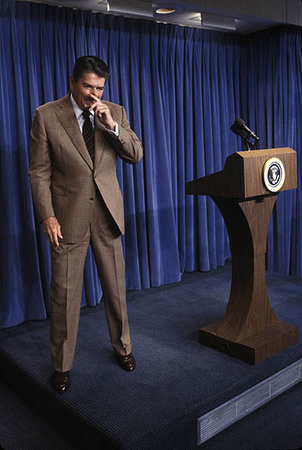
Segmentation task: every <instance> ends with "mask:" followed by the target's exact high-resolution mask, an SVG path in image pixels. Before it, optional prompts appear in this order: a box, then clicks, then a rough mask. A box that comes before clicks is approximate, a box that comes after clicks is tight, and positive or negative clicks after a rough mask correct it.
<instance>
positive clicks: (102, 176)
mask: <svg viewBox="0 0 302 450" xmlns="http://www.w3.org/2000/svg"><path fill="white" fill-rule="evenodd" d="M108 76H109V70H108V67H107V66H106V64H105V63H104V62H103V61H102V60H100V59H99V58H97V57H94V56H84V57H81V58H79V59H77V61H76V63H75V66H74V70H73V74H72V76H71V78H70V87H71V94H68V95H66V96H65V97H63V98H62V99H60V100H57V101H54V102H50V103H47V104H45V105H42V106H40V107H39V108H37V110H36V112H35V115H34V119H33V124H32V130H31V141H30V167H29V175H30V185H31V190H32V196H33V201H34V205H35V209H36V213H37V216H38V219H39V220H40V222H41V223H42V224H43V231H44V233H45V236H46V237H47V239H48V240H49V242H50V243H51V264H52V278H51V286H50V302H51V330H50V350H51V356H52V363H53V367H54V374H53V377H52V383H53V386H54V388H55V390H56V391H58V392H60V393H62V392H65V391H66V390H67V389H68V387H69V386H70V373H69V372H70V370H71V368H72V364H73V358H74V352H75V346H76V339H77V332H78V323H79V316H80V305H81V293H82V283H83V271H84V264H85V259H86V254H87V249H88V245H89V243H90V244H91V247H92V250H93V253H94V256H95V260H96V264H97V269H98V274H99V277H100V280H101V284H102V289H103V300H104V306H105V311H106V317H107V322H108V327H109V332H110V338H111V343H112V346H113V349H114V351H115V354H116V356H117V360H118V363H119V364H120V366H121V367H122V368H123V369H125V370H127V371H132V370H134V369H135V364H136V363H135V358H134V356H133V354H132V352H131V341H130V333H129V325H128V318H127V308H126V290H125V267H124V258H123V250H122V244H121V234H123V233H124V213H123V200H122V196H121V191H120V187H119V184H118V180H117V177H116V162H117V157H118V156H119V157H120V158H122V159H123V160H124V161H126V162H128V163H137V162H138V161H139V160H140V159H141V157H142V154H143V150H142V146H141V144H140V142H139V140H138V138H137V136H136V135H135V133H134V132H133V131H132V130H131V129H130V127H129V124H128V120H127V116H126V112H125V110H124V108H123V107H122V106H119V105H116V104H114V103H110V102H106V101H102V100H101V98H102V95H103V90H104V86H105V83H106V80H107V78H108Z"/></svg>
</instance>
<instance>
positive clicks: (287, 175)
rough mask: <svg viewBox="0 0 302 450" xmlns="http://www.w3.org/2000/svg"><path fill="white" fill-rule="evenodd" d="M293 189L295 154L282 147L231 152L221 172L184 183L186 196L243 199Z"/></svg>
mask: <svg viewBox="0 0 302 450" xmlns="http://www.w3.org/2000/svg"><path fill="white" fill-rule="evenodd" d="M267 171H268V172H269V173H267ZM275 173H276V175H275ZM269 177H270V179H271V181H272V184H270V183H268V182H267V178H269ZM274 177H279V179H277V180H275V181H276V187H274V179H273V178H274ZM281 177H282V179H281ZM278 182H280V185H279V187H278ZM296 188H297V154H296V152H295V151H294V150H293V149H291V148H289V147H286V148H270V149H263V150H252V151H239V152H235V153H233V154H232V155H230V156H229V157H228V158H227V159H226V162H225V165H224V169H223V170H222V171H220V172H216V173H213V174H212V175H208V176H206V177H202V178H199V179H197V180H194V181H190V182H189V183H186V194H195V195H210V196H211V197H235V198H242V199H246V198H250V197H257V196H261V195H268V194H272V193H278V192H280V191H285V190H289V189H296Z"/></svg>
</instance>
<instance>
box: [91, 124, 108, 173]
mask: <svg viewBox="0 0 302 450" xmlns="http://www.w3.org/2000/svg"><path fill="white" fill-rule="evenodd" d="M94 126H95V154H94V166H95V167H99V166H100V164H101V159H102V156H103V153H104V147H106V146H107V144H106V140H105V137H104V133H106V130H105V127H104V125H102V124H101V123H100V122H99V120H98V119H97V118H96V119H95V122H94Z"/></svg>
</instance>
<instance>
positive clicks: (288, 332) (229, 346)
mask: <svg viewBox="0 0 302 450" xmlns="http://www.w3.org/2000/svg"><path fill="white" fill-rule="evenodd" d="M219 326H220V323H215V324H212V325H207V326H206V327H203V328H200V329H199V342H200V344H203V345H206V346H207V347H211V348H213V349H215V350H218V351H220V352H223V353H226V354H228V355H230V356H233V357H235V358H238V359H241V360H242V361H245V362H247V363H249V364H258V363H260V362H261V361H263V360H264V359H266V358H270V357H271V356H273V355H276V354H277V353H279V352H281V351H282V350H284V349H285V348H287V347H290V346H292V345H295V344H296V343H297V342H298V340H299V327H297V326H295V325H291V324H288V323H285V322H280V321H278V322H276V323H275V324H273V325H272V326H270V327H268V328H266V329H264V330H262V331H260V332H258V333H255V334H253V335H251V336H249V337H248V338H246V339H243V340H242V341H238V342H233V341H230V340H229V339H225V338H224V337H223V336H222V335H219V334H218V333H217V331H218V329H219Z"/></svg>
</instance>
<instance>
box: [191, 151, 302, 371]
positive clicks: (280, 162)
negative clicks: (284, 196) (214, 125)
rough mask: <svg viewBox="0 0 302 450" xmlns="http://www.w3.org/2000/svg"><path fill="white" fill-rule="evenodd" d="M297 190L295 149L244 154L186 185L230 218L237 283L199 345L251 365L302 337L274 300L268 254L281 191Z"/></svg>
mask: <svg viewBox="0 0 302 450" xmlns="http://www.w3.org/2000/svg"><path fill="white" fill-rule="evenodd" d="M295 188H297V155H296V152H295V151H294V150H292V149H290V148H276V149H267V150H254V151H240V152H236V153H234V154H232V155H231V156H229V157H228V158H227V160H226V163H225V166H224V170H222V171H221V172H217V173H214V174H212V175H209V176H206V177H203V178H199V179H198V180H196V181H191V182H189V183H186V194H193V195H209V196H210V197H211V198H212V199H213V200H214V202H215V203H216V205H217V206H218V208H219V210H220V212H221V214H222V215H223V217H224V220H225V223H226V226H227V230H228V234H229V239H230V247H231V252H232V283H231V292H230V297H229V302H228V305H227V309H226V313H225V315H224V317H223V319H222V321H221V322H219V323H215V324H212V325H208V326H205V327H202V328H200V330H199V341H200V343H201V344H205V345H207V346H209V347H211V348H214V349H216V350H219V351H221V352H224V353H227V354H229V355H232V356H234V357H236V358H239V359H241V360H243V361H246V362H248V363H251V364H257V363H259V362H261V361H263V360H264V359H266V358H268V357H270V356H272V355H275V354H276V353H279V352H280V351H282V350H283V349H285V348H286V347H289V346H291V345H294V344H296V343H297V342H298V339H299V328H298V327H297V326H295V325H291V324H288V323H284V322H281V321H280V320H279V319H278V318H277V316H276V314H275V313H274V311H273V308H272V306H271V304H270V302H269V298H268V295H267V290H266V280H265V254H266V246H267V233H268V226H269V222H270V216H271V213H272V210H273V207H274V204H275V202H276V200H277V197H278V192H280V191H281V190H288V189H295Z"/></svg>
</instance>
